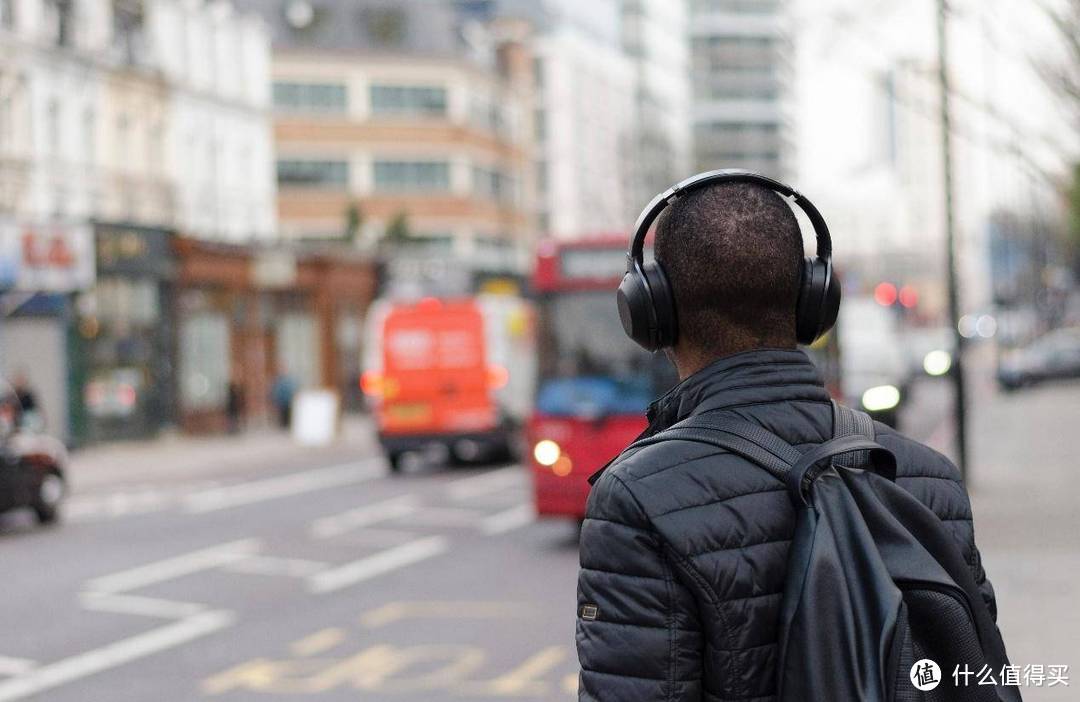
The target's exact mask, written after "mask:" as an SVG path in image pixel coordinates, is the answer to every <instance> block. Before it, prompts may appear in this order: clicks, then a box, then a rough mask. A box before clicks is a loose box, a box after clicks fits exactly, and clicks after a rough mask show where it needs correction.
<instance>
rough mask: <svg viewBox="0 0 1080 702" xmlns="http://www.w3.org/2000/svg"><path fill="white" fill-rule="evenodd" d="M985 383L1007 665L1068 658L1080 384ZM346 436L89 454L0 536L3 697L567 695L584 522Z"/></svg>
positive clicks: (935, 415)
mask: <svg viewBox="0 0 1080 702" xmlns="http://www.w3.org/2000/svg"><path fill="white" fill-rule="evenodd" d="M982 378H985V374H983V375H982V376H980V378H976V379H973V383H972V385H973V396H974V398H975V401H976V402H977V403H978V412H977V414H976V420H975V423H974V426H973V433H974V437H975V438H974V440H973V446H974V455H975V464H974V466H975V467H974V469H975V470H976V471H977V472H976V473H975V475H974V478H973V483H974V485H975V508H976V515H977V524H978V537H979V543H980V545H981V547H982V550H983V554H984V561H985V563H986V567H987V569H988V571H989V572H990V574H991V577H992V578H993V579H994V581H995V584H996V586H997V589H998V594H999V598H1000V602H1001V607H1002V627H1003V630H1004V632H1005V634H1006V639H1007V641H1009V642H1010V653H1011V655H1012V658H1013V662H1014V663H1017V664H1021V665H1023V664H1046V665H1050V664H1070V663H1071V664H1075V663H1076V660H1077V658H1076V654H1077V653H1078V652H1080V651H1078V647H1077V646H1076V644H1075V640H1076V637H1075V636H1074V635H1073V632H1075V631H1076V628H1077V626H1078V625H1080V621H1078V620H1077V614H1076V612H1075V607H1073V606H1071V604H1070V602H1069V597H1068V593H1069V589H1070V584H1069V580H1068V576H1070V575H1071V576H1075V575H1076V574H1077V573H1080V560H1078V559H1080V556H1078V555H1077V554H1076V550H1075V534H1076V533H1077V529H1080V520H1078V518H1077V517H1076V510H1075V509H1074V507H1073V506H1072V505H1071V504H1069V499H1070V498H1069V494H1070V492H1067V491H1063V490H1062V489H1061V488H1062V487H1063V486H1067V485H1068V479H1069V477H1070V475H1069V469H1070V468H1071V466H1072V465H1073V464H1074V463H1075V462H1074V461H1071V460H1070V459H1069V458H1068V456H1066V454H1065V452H1064V451H1063V450H1062V449H1060V448H1059V446H1058V444H1056V443H1055V442H1054V438H1055V437H1057V436H1059V435H1060V434H1061V433H1062V432H1065V431H1068V430H1069V429H1070V428H1073V427H1075V426H1077V424H1078V421H1080V416H1078V413H1080V402H1077V400H1078V398H1080V385H1077V384H1071V385H1054V386H1047V387H1044V388H1038V389H1035V390H1032V391H1028V392H1024V393H1019V394H1016V395H998V394H997V393H996V392H995V390H994V388H993V387H992V386H991V385H990V384H989V383H988V382H987V381H986V380H983V379H982ZM947 393H948V387H947V383H944V382H941V381H930V380H925V381H920V383H918V384H917V385H916V387H915V390H914V391H913V398H912V405H911V406H910V407H909V408H908V410H907V413H906V416H905V419H906V422H907V424H908V425H909V429H910V431H911V432H912V433H913V434H915V435H917V436H919V438H922V439H925V440H928V441H930V442H931V443H935V444H938V445H940V446H941V447H943V448H944V447H945V446H946V445H947V443H948V441H949V440H950V434H949V432H948V431H943V430H941V429H940V427H943V426H947V425H948V422H947V421H946V417H947V412H948V408H947V404H946V399H947ZM346 429H347V432H346V438H345V439H344V440H343V441H342V442H341V443H340V444H339V445H337V446H335V447H334V448H329V449H320V450H309V451H301V450H299V449H296V448H295V447H292V446H291V445H290V444H289V442H288V439H287V438H286V437H284V436H277V435H266V436H260V435H254V436H246V437H243V438H240V439H235V440H229V439H225V438H222V439H206V440H195V439H171V440H169V439H166V440H162V441H161V442H158V443H157V444H152V445H150V446H145V445H143V446H140V445H134V446H122V445H121V446H116V447H106V448H102V449H93V450H91V451H89V452H87V453H85V454H81V455H77V456H76V458H75V460H74V464H75V465H74V468H73V474H74V482H75V486H76V488H75V489H76V494H75V495H73V496H72V498H71V500H70V502H69V505H68V510H67V513H68V516H67V518H66V520H65V522H64V523H62V524H61V525H59V526H57V527H55V528H49V529H38V528H37V527H36V526H34V525H32V523H31V521H30V519H29V518H28V516H25V515H21V514H13V515H9V516H7V517H5V518H4V520H3V522H2V531H0V559H2V561H3V563H4V572H5V574H6V578H5V582H4V585H5V590H6V596H5V597H4V599H3V601H2V603H0V621H2V622H3V624H4V625H3V630H4V632H5V636H4V637H3V639H2V640H0V702H7V701H9V700H23V699H39V700H50V701H55V702H69V701H70V702H87V701H89V700H110V702H125V701H132V702H135V701H142V700H148V699H155V700H161V701H162V702H168V701H173V700H175V701H181V700H193V699H220V700H270V699H304V698H307V697H314V698H317V699H320V700H356V699H363V700H402V701H403V702H419V701H421V700H424V701H431V700H443V699H446V700H493V699H495V700H497V699H507V700H510V699H522V700H568V699H572V698H573V697H574V690H575V689H576V677H575V674H576V660H575V656H574V651H573V626H574V621H573V612H574V588H575V574H576V565H577V552H576V545H575V537H576V533H575V528H574V526H573V525H571V524H568V523H559V522H555V523H547V522H539V523H538V522H536V521H535V520H534V518H533V515H532V512H531V508H530V494H529V490H528V483H527V475H526V473H525V472H524V470H523V469H522V468H521V467H518V466H496V467H488V468H484V469H467V470H466V469H453V470H449V469H432V470H429V471H425V472H422V473H415V474H411V475H405V476H401V477H394V476H390V475H389V474H388V473H387V471H386V468H385V465H384V463H383V461H382V459H381V458H380V457H378V456H377V453H376V450H375V447H374V445H373V444H372V442H371V440H370V438H369V432H370V429H369V428H368V427H367V426H366V425H365V424H363V423H356V422H353V423H350V424H348V425H347V427H346ZM1018 436H1025V437H1030V440H1027V441H1019V440H1017V439H1016V437H1018ZM155 447H156V453H158V454H160V459H157V458H155ZM185 456H186V457H187V458H186V460H187V461H188V464H187V465H185ZM1021 460H1023V461H1025V463H1020V462H1019V461H1021ZM1017 476H1023V477H1024V479H1025V480H1027V481H1028V482H1027V486H1028V487H1026V488H1025V489H1024V490H1023V491H1018V490H1016V489H1015V488H1014V487H1013V486H1012V482H1013V480H1014V479H1015V478H1016V477H1017ZM1021 593H1023V594H1021ZM1050 623H1053V624H1052V625H1051V624H1050ZM1074 684H1076V683H1075V682H1074ZM1055 693H1056V696H1055ZM1025 698H1026V699H1035V700H1040V699H1045V700H1053V699H1061V700H1064V699H1069V698H1070V696H1069V688H1062V687H1058V688H1056V689H1054V690H1049V689H1044V690H1034V689H1031V690H1026V691H1025Z"/></svg>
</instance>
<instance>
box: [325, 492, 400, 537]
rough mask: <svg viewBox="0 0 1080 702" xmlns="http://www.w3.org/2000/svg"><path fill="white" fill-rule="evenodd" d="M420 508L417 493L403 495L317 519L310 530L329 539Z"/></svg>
mask: <svg viewBox="0 0 1080 702" xmlns="http://www.w3.org/2000/svg"><path fill="white" fill-rule="evenodd" d="M418 509H420V500H419V499H417V497H416V495H401V496H399V497H392V498H390V499H389V500H383V501H382V502H375V503H373V504H370V505H363V506H361V507H357V508H355V509H350V510H349V511H347V512H342V513H340V514H332V515H329V516H327V517H321V518H319V519H316V520H315V521H314V522H312V523H311V529H310V532H311V535H312V536H313V537H315V538H317V539H329V538H332V537H335V536H341V535H342V534H345V533H347V532H350V531H352V530H353V529H361V528H363V527H366V526H370V525H372V524H378V523H379V522H384V521H387V520H390V519H400V518H402V517H407V516H409V515H411V514H413V513H415V512H416V511H417V510H418Z"/></svg>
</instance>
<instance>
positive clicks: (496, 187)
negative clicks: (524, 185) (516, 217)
mask: <svg viewBox="0 0 1080 702" xmlns="http://www.w3.org/2000/svg"><path fill="white" fill-rule="evenodd" d="M516 190H517V188H516V183H515V182H514V179H513V178H511V177H510V176H508V175H506V174H505V173H503V172H502V171H499V170H498V169H490V168H483V167H482V166H474V167H473V192H474V193H475V194H476V195H477V196H478V197H483V198H487V199H489V200H495V201H496V202H501V203H512V202H514V200H515V196H516Z"/></svg>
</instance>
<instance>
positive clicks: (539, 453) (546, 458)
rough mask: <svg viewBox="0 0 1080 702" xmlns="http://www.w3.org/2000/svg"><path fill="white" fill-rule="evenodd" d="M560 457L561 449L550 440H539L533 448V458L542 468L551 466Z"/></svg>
mask: <svg viewBox="0 0 1080 702" xmlns="http://www.w3.org/2000/svg"><path fill="white" fill-rule="evenodd" d="M561 455H562V448H560V447H559V445H558V444H557V443H555V442H554V441H552V440H551V439H541V440H540V441H537V442H536V446H534V447H533V458H535V459H536V462H537V463H539V464H540V465H542V466H549V467H550V466H553V465H555V462H556V461H558V460H559V456H561Z"/></svg>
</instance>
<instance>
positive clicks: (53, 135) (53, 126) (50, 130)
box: [45, 98, 61, 158]
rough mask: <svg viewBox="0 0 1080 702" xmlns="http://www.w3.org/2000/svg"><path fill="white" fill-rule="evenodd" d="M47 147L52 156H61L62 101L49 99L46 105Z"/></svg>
mask: <svg viewBox="0 0 1080 702" xmlns="http://www.w3.org/2000/svg"><path fill="white" fill-rule="evenodd" d="M45 130H46V131H45V139H46V144H45V148H46V149H47V151H48V153H49V155H50V156H53V157H54V158H55V157H58V156H60V152H61V148H60V101H59V100H57V99H56V98H52V99H50V100H49V102H48V105H46V107H45Z"/></svg>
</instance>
